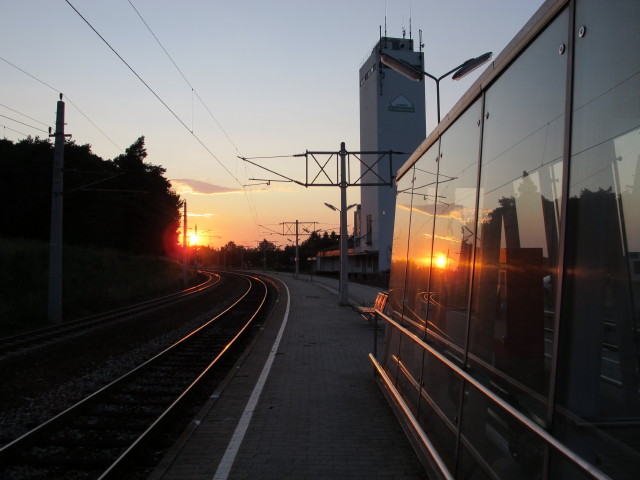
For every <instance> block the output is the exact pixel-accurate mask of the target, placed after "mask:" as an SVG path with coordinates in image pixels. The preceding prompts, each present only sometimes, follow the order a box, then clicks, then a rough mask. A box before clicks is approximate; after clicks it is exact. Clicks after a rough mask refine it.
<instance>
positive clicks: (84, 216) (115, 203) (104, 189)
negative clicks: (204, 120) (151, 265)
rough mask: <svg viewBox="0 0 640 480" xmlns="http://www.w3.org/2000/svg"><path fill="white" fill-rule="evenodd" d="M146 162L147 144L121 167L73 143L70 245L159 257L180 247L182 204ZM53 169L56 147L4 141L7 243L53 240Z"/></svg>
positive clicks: (68, 158)
mask: <svg viewBox="0 0 640 480" xmlns="http://www.w3.org/2000/svg"><path fill="white" fill-rule="evenodd" d="M146 156H147V152H146V150H145V147H144V137H139V138H138V139H137V140H136V141H135V142H134V143H133V144H132V145H131V146H130V147H129V148H127V150H126V151H125V153H124V154H122V155H119V156H117V157H116V158H114V159H113V161H109V160H106V161H105V160H103V159H102V158H100V157H99V156H97V155H95V154H94V153H93V152H92V151H91V145H89V144H85V145H77V144H76V143H75V142H74V141H72V140H68V141H66V142H65V162H64V175H65V177H64V222H63V228H64V232H63V238H64V242H65V244H73V245H91V246H98V247H109V248H114V249H118V250H122V251H127V252H133V253H147V254H152V255H159V254H163V253H166V252H168V251H171V250H172V249H174V248H176V247H177V243H178V234H177V230H178V224H179V218H180V210H179V207H180V198H179V197H178V195H177V194H175V192H173V191H172V190H171V184H170V183H169V181H168V180H167V179H166V178H165V177H164V173H165V169H164V168H162V167H160V166H158V165H153V164H148V163H145V162H144V159H145V158H146ZM52 163H53V145H52V144H51V142H50V141H49V140H48V139H47V140H40V139H39V138H37V137H36V138H35V139H33V138H31V137H28V138H26V139H24V140H21V141H19V142H17V143H15V144H14V143H13V142H11V141H9V140H4V139H3V140H0V168H2V172H3V175H1V176H0V211H1V214H2V219H3V221H2V222H1V223H0V235H3V236H7V237H23V238H35V239H41V240H45V241H47V240H48V239H49V228H50V212H51V176H52Z"/></svg>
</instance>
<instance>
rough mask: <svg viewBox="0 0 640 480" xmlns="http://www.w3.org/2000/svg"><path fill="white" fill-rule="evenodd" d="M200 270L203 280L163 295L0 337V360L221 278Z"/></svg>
mask: <svg viewBox="0 0 640 480" xmlns="http://www.w3.org/2000/svg"><path fill="white" fill-rule="evenodd" d="M201 274H202V275H204V276H205V280H204V281H203V282H201V283H199V284H198V285H195V286H193V287H191V288H187V289H186V290H182V291H180V292H176V293H173V294H170V295H165V296H163V297H159V298H155V299H153V300H149V301H146V302H141V303H137V304H135V305H129V306H126V307H123V308H118V309H115V310H111V311H109V312H106V313H102V314H99V315H92V316H90V317H85V318H80V319H77V320H72V321H69V322H64V323H60V324H57V325H50V326H47V327H44V328H40V329H38V330H32V331H28V332H24V333H20V334H17V335H12V336H10V337H4V338H0V360H4V359H6V358H9V357H11V356H13V355H17V354H20V353H24V352H25V351H28V350H29V349H31V348H40V347H42V346H45V345H48V344H52V343H55V342H58V341H60V340H63V339H65V338H68V337H71V336H74V335H77V334H79V333H82V332H86V331H87V330H89V329H91V328H93V327H96V326H101V325H104V324H105V323H107V322H115V321H117V320H120V319H124V318H127V317H130V316H131V315H134V314H137V313H141V312H145V311H149V310H152V309H154V308H158V307H161V306H164V305H167V304H170V303H173V302H177V301H179V300H182V299H184V298H187V297H191V296H193V295H197V294H199V293H202V292H205V291H207V290H208V289H210V288H213V287H214V286H215V285H217V284H218V282H219V281H220V278H221V277H220V275H219V274H217V273H215V272H201Z"/></svg>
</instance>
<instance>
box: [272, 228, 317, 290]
mask: <svg viewBox="0 0 640 480" xmlns="http://www.w3.org/2000/svg"><path fill="white" fill-rule="evenodd" d="M301 223H302V229H303V230H305V231H312V232H313V231H315V229H316V223H317V222H299V221H298V220H296V221H295V222H282V233H281V234H280V235H282V236H283V237H286V236H288V235H295V236H296V250H295V251H296V253H295V258H294V260H295V264H296V265H295V278H296V280H297V279H298V275H299V273H300V253H299V250H298V245H299V238H300V224H301ZM293 225H295V226H296V229H295V231H291V227H293ZM276 233H277V232H276Z"/></svg>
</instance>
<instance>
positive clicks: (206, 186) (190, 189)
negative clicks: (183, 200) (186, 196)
mask: <svg viewBox="0 0 640 480" xmlns="http://www.w3.org/2000/svg"><path fill="white" fill-rule="evenodd" d="M171 186H172V187H173V188H174V189H175V190H176V193H177V194H179V195H180V194H183V193H193V194H195V195H217V194H224V193H242V189H241V188H229V187H221V186H220V185H214V184H213V183H208V182H203V181H201V180H193V179H191V178H174V179H171Z"/></svg>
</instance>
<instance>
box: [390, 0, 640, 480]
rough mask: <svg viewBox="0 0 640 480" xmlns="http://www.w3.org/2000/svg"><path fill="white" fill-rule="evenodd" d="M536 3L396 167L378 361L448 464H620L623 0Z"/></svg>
mask: <svg viewBox="0 0 640 480" xmlns="http://www.w3.org/2000/svg"><path fill="white" fill-rule="evenodd" d="M541 11H542V15H537V16H536V21H535V22H536V23H534V24H532V25H531V28H532V29H534V30H535V31H534V32H533V34H532V35H531V36H530V37H526V38H530V41H528V42H527V44H524V43H522V44H519V46H518V47H517V48H520V49H521V50H520V51H518V52H510V53H514V54H513V55H511V56H507V57H508V58H509V63H508V64H507V63H504V64H499V66H498V68H497V73H496V74H494V75H493V76H490V77H489V78H490V80H489V81H486V80H483V82H482V83H480V82H479V83H478V84H476V86H475V89H474V90H473V91H477V92H479V94H478V96H477V97H475V98H471V97H469V101H468V104H467V105H466V109H465V110H464V111H463V113H461V114H460V115H459V116H458V117H457V118H456V119H455V120H454V121H453V122H452V123H451V124H449V125H448V126H447V128H446V130H444V132H443V133H442V134H441V135H440V136H439V137H434V138H431V137H430V139H429V142H428V143H426V144H425V146H424V147H423V149H424V150H423V153H422V155H421V156H420V157H419V158H418V160H417V161H416V162H415V163H414V165H413V166H412V168H410V169H409V170H407V172H406V174H404V176H403V177H401V178H400V179H399V182H398V192H399V193H398V202H397V205H396V227H395V228H396V231H395V232H394V235H395V240H394V247H393V264H392V270H391V286H390V289H391V290H390V305H391V308H390V309H389V310H388V311H387V312H386V313H387V316H388V319H389V320H390V322H389V323H388V327H387V333H386V338H385V341H386V349H385V354H384V358H383V359H382V365H383V368H385V369H386V370H387V372H388V373H389V376H390V377H391V378H392V379H393V383H394V387H392V388H396V389H397V390H398V393H399V395H400V396H401V398H403V399H404V400H405V401H406V403H407V405H408V406H409V410H410V415H411V416H413V417H414V420H417V423H414V424H413V425H416V424H417V425H419V428H421V429H422V432H423V433H424V434H425V435H426V436H427V437H428V438H429V442H430V444H431V447H432V448H434V449H435V451H437V454H438V456H439V458H440V459H441V460H442V463H441V467H438V468H439V469H440V470H442V469H445V470H447V471H448V472H447V473H448V474H449V475H450V476H451V477H453V478H460V479H463V478H464V479H467V478H473V479H476V478H477V479H483V478H488V479H489V478H491V479H513V478H523V479H532V480H533V479H535V480H537V479H546V478H553V479H574V478H575V479H582V478H598V479H604V478H616V479H632V478H637V472H638V471H640V315H639V314H640V53H639V52H640V28H638V25H640V1H638V0H612V1H611V2H602V1H599V0H575V1H568V0H558V1H557V2H546V3H545V4H544V5H543V7H542V9H541ZM549 12H550V13H549ZM547 13H549V14H548V15H546V14H547ZM532 31H533V30H532ZM520 38H525V37H524V36H521V37H520ZM478 85H480V88H478V87H477V86H478ZM472 88H473V87H472ZM568 93H569V95H568ZM568 127H570V128H568ZM396 323H397V324H398V325H401V327H402V328H403V329H406V330H401V329H400V328H398V327H396V326H395V324H396ZM407 333H409V334H412V335H411V336H409V335H408V334H407ZM404 414H406V412H404ZM413 428H417V427H413ZM434 468H435V467H434ZM438 468H435V469H434V471H433V472H430V473H432V474H433V475H434V478H439V476H441V472H440V473H438V471H439V470H438Z"/></svg>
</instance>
